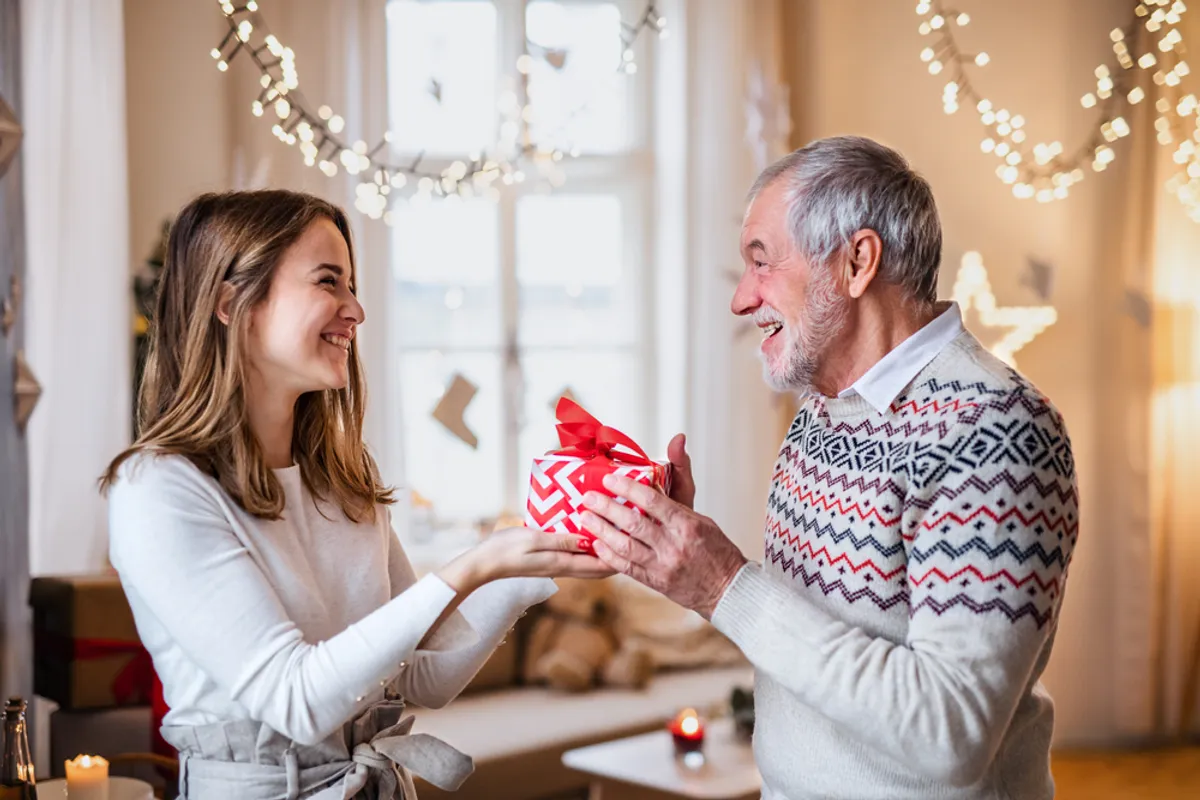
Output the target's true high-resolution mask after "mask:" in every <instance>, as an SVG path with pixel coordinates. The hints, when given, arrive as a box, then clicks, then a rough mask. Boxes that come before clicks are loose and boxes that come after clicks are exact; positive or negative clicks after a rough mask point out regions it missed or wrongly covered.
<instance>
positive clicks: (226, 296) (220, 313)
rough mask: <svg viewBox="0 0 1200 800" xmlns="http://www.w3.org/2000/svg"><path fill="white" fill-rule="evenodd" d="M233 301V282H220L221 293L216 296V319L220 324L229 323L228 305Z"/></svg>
mask: <svg viewBox="0 0 1200 800" xmlns="http://www.w3.org/2000/svg"><path fill="white" fill-rule="evenodd" d="M232 303H233V284H231V283H230V282H229V281H224V282H223V283H222V284H221V294H220V295H219V296H218V297H217V319H219V320H221V324H222V325H229V306H230V305H231V304H232Z"/></svg>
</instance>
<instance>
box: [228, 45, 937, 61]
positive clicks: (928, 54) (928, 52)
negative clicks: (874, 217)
mask: <svg viewBox="0 0 1200 800" xmlns="http://www.w3.org/2000/svg"><path fill="white" fill-rule="evenodd" d="M933 56H934V52H933V48H932V47H926V48H925V49H924V50H922V51H921V60H922V61H933ZM218 57H220V53H218V52H217V51H216V50H213V58H218Z"/></svg>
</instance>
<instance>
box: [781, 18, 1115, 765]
mask: <svg viewBox="0 0 1200 800" xmlns="http://www.w3.org/2000/svg"><path fill="white" fill-rule="evenodd" d="M784 3H785V5H786V7H787V10H788V16H789V20H788V25H789V28H788V30H789V36H790V47H789V48H788V55H789V57H790V65H789V72H790V75H789V82H790V83H791V85H792V87H793V88H792V97H793V105H794V107H795V114H794V115H795V117H796V121H797V130H796V131H795V134H794V139H795V142H796V143H797V144H802V143H803V142H804V141H807V140H809V139H812V138H818V137H822V136H829V135H834V134H843V133H855V134H862V135H866V136H870V137H872V138H875V139H878V140H880V141H882V142H884V143H886V144H888V145H891V146H893V147H895V148H897V149H899V150H900V151H901V152H903V153H904V154H905V155H906V156H907V157H908V158H909V159H910V160H911V161H912V163H913V164H914V165H915V166H916V168H917V169H919V170H920V171H921V172H923V173H924V174H925V176H926V177H927V178H928V179H929V181H930V182H931V183H932V184H933V188H934V192H935V194H936V196H937V198H938V202H939V206H940V209H941V214H942V222H943V225H944V227H945V258H944V261H943V273H942V282H941V293H942V296H948V295H949V292H950V290H951V287H952V286H953V282H954V275H955V271H956V269H957V267H958V264H959V260H960V258H961V256H962V254H963V252H965V251H967V250H978V251H980V252H981V253H982V254H983V257H984V263H985V264H986V265H987V266H988V268H989V272H990V278H991V283H992V288H993V290H994V292H995V294H996V297H997V300H998V302H999V303H1000V304H1001V305H1027V304H1036V302H1037V298H1036V297H1035V296H1034V295H1033V294H1032V293H1031V292H1030V290H1029V289H1028V288H1026V287H1024V286H1022V285H1021V283H1020V276H1021V274H1022V273H1023V272H1024V270H1025V266H1026V259H1027V257H1030V256H1033V257H1037V258H1039V259H1041V260H1044V261H1049V262H1050V263H1051V264H1053V265H1054V267H1055V269H1056V280H1055V286H1054V295H1053V302H1054V304H1055V305H1056V306H1057V307H1058V311H1059V322H1058V324H1056V325H1055V326H1054V327H1052V328H1051V329H1050V330H1048V331H1047V332H1046V333H1044V334H1043V335H1042V336H1040V337H1039V338H1038V339H1036V340H1035V341H1034V342H1033V343H1031V344H1030V345H1029V346H1028V347H1026V348H1025V349H1024V350H1023V351H1022V352H1021V353H1020V354H1019V355H1018V361H1019V365H1020V367H1021V369H1022V371H1024V372H1025V373H1026V374H1027V375H1028V376H1029V377H1030V378H1031V379H1032V380H1033V381H1034V382H1035V383H1036V384H1037V385H1038V386H1039V387H1040V388H1041V389H1042V391H1044V392H1045V393H1046V394H1048V395H1049V396H1050V397H1051V399H1052V400H1053V401H1054V402H1055V404H1056V405H1057V406H1058V407H1059V409H1060V410H1061V411H1062V413H1063V414H1064V416H1065V417H1066V420H1067V424H1068V426H1069V429H1070V432H1071V436H1072V441H1073V444H1074V449H1075V455H1076V459H1077V462H1078V463H1077V466H1078V474H1079V483H1080V488H1081V493H1082V512H1081V513H1082V519H1083V528H1082V533H1081V536H1080V540H1079V542H1080V544H1079V547H1078V550H1077V552H1076V556H1075V560H1074V562H1073V564H1072V567H1071V572H1070V581H1069V586H1070V589H1069V591H1068V592H1067V598H1066V603H1065V608H1064V611H1063V615H1062V619H1061V625H1060V630H1059V633H1058V639H1057V643H1056V645H1055V651H1054V657H1053V660H1052V661H1051V663H1050V666H1049V668H1048V669H1047V671H1046V674H1045V677H1044V681H1045V683H1046V684H1047V686H1048V687H1049V689H1050V690H1051V692H1052V694H1053V695H1054V697H1055V701H1056V703H1057V708H1058V719H1057V731H1056V733H1057V740H1058V741H1059V742H1060V743H1075V742H1084V741H1096V740H1111V739H1112V738H1113V737H1114V736H1115V735H1116V733H1115V732H1116V730H1117V726H1116V722H1115V718H1114V717H1115V711H1114V708H1115V706H1114V703H1115V701H1114V696H1115V695H1116V694H1117V693H1118V690H1119V688H1120V687H1118V686H1116V685H1115V679H1114V676H1115V668H1114V664H1115V661H1116V658H1117V657H1118V655H1119V654H1118V651H1117V642H1116V641H1115V637H1114V636H1113V635H1112V627H1113V608H1112V599H1111V596H1112V591H1111V588H1112V587H1111V581H1112V577H1113V574H1114V571H1115V565H1114V564H1113V563H1112V562H1111V560H1110V559H1109V558H1107V557H1106V549H1107V548H1106V542H1111V541H1112V540H1113V539H1114V537H1117V536H1118V535H1120V533H1121V531H1120V530H1117V529H1115V528H1114V526H1113V525H1111V524H1106V519H1105V514H1104V506H1103V504H1102V502H1101V494H1102V492H1100V491H1099V487H1100V486H1101V484H1102V481H1103V477H1104V476H1103V475H1102V473H1103V471H1104V470H1105V465H1104V464H1102V463H1101V462H1100V446H1101V438H1102V437H1103V436H1104V435H1105V430H1106V427H1107V425H1106V423H1105V421H1103V420H1100V419H1099V418H1098V396H1099V394H1100V393H1101V392H1103V391H1104V388H1105V384H1106V382H1107V381H1108V377H1107V375H1106V373H1105V372H1104V371H1103V353H1101V352H1100V350H1099V347H1098V344H1097V342H1098V340H1099V339H1098V333H1099V326H1100V325H1101V324H1103V323H1104V322H1105V321H1111V320H1112V319H1113V318H1115V316H1116V315H1117V314H1118V313H1119V312H1118V309H1117V308H1116V307H1115V306H1113V307H1109V306H1108V305H1098V299H1099V296H1100V293H1101V291H1102V289H1103V286H1102V283H1101V270H1100V268H1099V266H1100V263H1101V262H1102V261H1103V259H1104V252H1103V249H1102V248H1103V243H1104V239H1105V236H1106V221H1109V220H1108V218H1106V216H1105V211H1106V209H1107V208H1108V207H1109V206H1111V205H1112V203H1113V200H1114V197H1115V195H1116V193H1118V192H1119V191H1120V189H1121V185H1122V173H1123V171H1124V170H1123V168H1121V163H1120V162H1121V158H1120V157H1121V156H1122V155H1123V154H1124V153H1125V150H1123V149H1119V150H1118V163H1117V165H1116V166H1117V169H1115V170H1114V169H1112V168H1110V170H1109V172H1107V173H1105V174H1104V175H1102V176H1096V177H1089V178H1088V179H1087V180H1085V182H1084V183H1083V184H1081V185H1080V186H1078V187H1076V189H1075V191H1074V192H1073V194H1072V196H1071V198H1070V199H1068V200H1067V201H1063V202H1057V203H1053V204H1049V205H1041V204H1037V203H1036V202H1034V201H1032V200H1027V201H1018V200H1016V199H1014V198H1013V196H1012V194H1011V191H1010V189H1009V187H1007V186H1005V185H1004V184H1002V183H1001V182H1000V181H999V180H998V179H997V178H996V176H995V174H994V169H995V166H996V164H997V160H996V159H995V158H994V157H992V156H984V155H983V154H982V153H981V152H980V148H979V142H980V140H981V139H982V138H983V134H982V128H981V125H980V124H979V121H978V117H977V116H976V115H975V114H973V113H969V112H966V111H960V112H959V113H958V114H956V115H954V116H947V115H946V114H944V113H943V111H942V105H941V92H942V86H943V85H944V84H945V80H946V79H945V77H944V76H940V77H937V78H935V77H933V76H931V75H930V74H929V73H928V71H927V70H926V68H925V65H924V64H922V63H921V61H920V60H919V58H918V53H919V52H920V50H921V48H922V47H924V46H925V40H924V39H923V37H921V36H920V35H919V34H918V32H917V25H918V22H919V20H918V18H917V16H916V14H915V13H914V5H915V4H914V3H908V2H890V1H889V2H885V1H884V0H865V1H860V2H855V3H845V2H839V1H838V0H812V1H811V2H809V1H808V0H784ZM1127 7H1128V4H1127V3H1124V2H1118V1H1117V0H1062V1H1061V2H1056V3H1045V2H1039V1H1038V0H1011V1H1010V2H1007V3H1004V4H1003V5H1001V4H989V5H987V6H984V5H982V4H970V7H969V9H967V10H969V11H970V12H971V14H972V16H973V18H974V19H973V22H972V23H971V25H970V26H968V27H967V28H966V29H965V31H964V32H963V34H962V37H961V40H962V44H963V45H964V47H965V48H967V49H969V50H971V51H978V50H986V51H987V52H988V53H989V54H990V55H991V57H992V63H991V65H990V66H989V67H987V68H984V69H975V70H973V72H972V75H973V80H976V81H977V86H978V88H979V89H980V90H981V91H982V92H983V93H984V95H985V96H986V97H988V98H989V99H991V100H992V101H993V103H995V104H996V105H997V106H998V107H1008V108H1009V109H1011V110H1012V111H1013V113H1021V114H1023V115H1024V116H1025V118H1026V119H1027V120H1028V123H1027V128H1028V130H1029V135H1030V137H1031V139H1033V140H1035V141H1050V140H1054V139H1059V140H1061V141H1062V142H1063V144H1064V146H1065V147H1067V148H1068V149H1070V148H1071V147H1072V146H1073V145H1075V144H1077V143H1079V142H1080V141H1082V140H1083V138H1084V137H1085V136H1086V135H1087V133H1088V128H1089V126H1090V125H1092V124H1094V119H1095V117H1094V115H1093V114H1091V113H1088V112H1086V111H1084V110H1083V109H1082V108H1081V107H1080V104H1079V97H1080V96H1081V95H1082V94H1083V93H1084V92H1085V91H1087V90H1088V89H1092V88H1094V86H1095V84H1094V80H1095V79H1094V77H1092V71H1093V70H1094V69H1095V67H1096V65H1097V64H1099V63H1101V61H1103V60H1105V57H1106V55H1111V51H1110V50H1109V39H1108V31H1109V30H1111V29H1112V28H1113V27H1116V26H1118V25H1123V24H1124V22H1125V19H1126V15H1127ZM1085 12H1086V13H1085ZM1035 20H1036V22H1035ZM1108 294H1111V293H1108Z"/></svg>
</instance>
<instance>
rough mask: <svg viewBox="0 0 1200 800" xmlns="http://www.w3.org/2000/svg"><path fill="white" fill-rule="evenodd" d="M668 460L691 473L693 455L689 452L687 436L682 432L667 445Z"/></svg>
mask: <svg viewBox="0 0 1200 800" xmlns="http://www.w3.org/2000/svg"><path fill="white" fill-rule="evenodd" d="M667 460H668V461H670V462H671V463H672V464H673V465H674V466H676V467H677V468H679V469H681V470H686V471H687V472H688V473H689V474H690V473H691V471H692V457H691V456H689V455H688V452H687V436H685V435H684V434H682V433H677V434H675V436H674V438H672V439H671V442H670V444H668V445H667Z"/></svg>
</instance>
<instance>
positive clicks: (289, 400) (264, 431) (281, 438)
mask: <svg viewBox="0 0 1200 800" xmlns="http://www.w3.org/2000/svg"><path fill="white" fill-rule="evenodd" d="M297 399H298V398H297V396H296V395H295V394H294V393H292V392H289V391H286V390H282V389H277V388H276V389H273V388H272V387H270V386H269V385H266V382H265V381H262V380H261V379H257V376H252V377H251V379H250V381H249V386H248V387H247V396H246V413H247V416H248V417H249V420H250V432H251V433H253V434H254V437H255V438H256V439H257V440H258V445H259V447H261V448H262V452H263V458H264V459H266V462H267V467H268V468H270V469H284V468H285V467H290V466H292V431H293V429H294V426H295V422H296V400H297Z"/></svg>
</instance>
